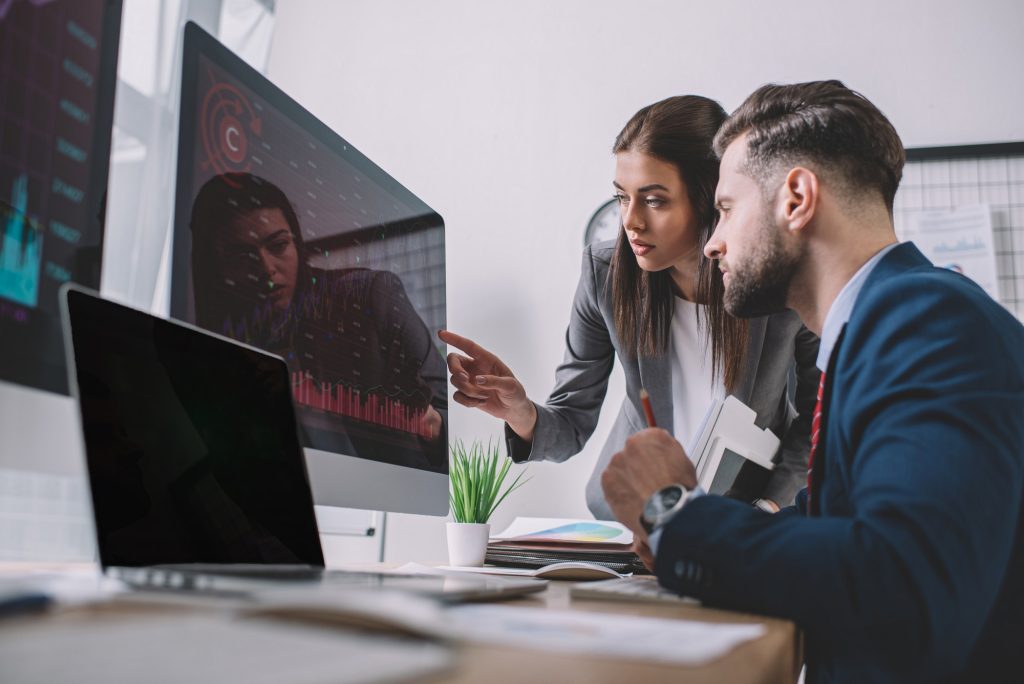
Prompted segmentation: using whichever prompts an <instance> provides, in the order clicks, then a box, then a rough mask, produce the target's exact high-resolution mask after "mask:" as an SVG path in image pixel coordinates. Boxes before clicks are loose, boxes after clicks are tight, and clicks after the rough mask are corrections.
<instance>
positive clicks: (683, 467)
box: [601, 428, 697, 565]
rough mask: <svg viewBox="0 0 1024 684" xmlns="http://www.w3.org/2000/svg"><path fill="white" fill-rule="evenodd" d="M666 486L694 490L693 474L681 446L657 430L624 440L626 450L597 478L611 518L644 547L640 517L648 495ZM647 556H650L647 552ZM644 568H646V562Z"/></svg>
mask: <svg viewBox="0 0 1024 684" xmlns="http://www.w3.org/2000/svg"><path fill="white" fill-rule="evenodd" d="M670 484H681V485H683V486H684V487H686V488H687V489H693V488H694V487H696V486H697V472H696V470H694V467H693V463H691V462H690V459H689V458H687V457H686V452H685V451H683V447H682V445H680V444H679V442H677V441H676V440H675V438H673V437H672V435H670V434H669V433H668V432H666V431H665V430H662V429H660V428H649V429H647V430H643V431H642V432H638V433H636V434H635V435H633V436H632V437H630V438H629V439H627V440H626V446H625V447H624V448H623V450H622V451H620V452H619V453H617V454H615V455H614V456H612V459H611V461H610V462H609V463H608V467H607V468H606V469H605V471H604V473H602V474H601V487H602V488H603V489H604V498H605V500H606V501H607V502H608V506H609V507H610V508H611V509H612V513H614V514H615V518H616V519H617V520H618V521H619V522H621V523H622V524H623V525H625V526H626V527H628V528H629V529H630V530H632V531H633V534H634V536H635V538H636V539H638V540H640V541H642V542H643V543H644V546H645V547H646V542H647V534H646V533H645V532H644V530H643V528H642V527H641V526H640V514H641V513H643V510H644V504H646V503H647V500H648V499H649V498H651V494H654V492H656V491H658V490H659V489H662V488H663V487H667V486H668V485H670ZM637 553H638V554H639V550H638V551H637ZM647 553H648V555H649V554H650V549H649V548H647ZM641 558H643V556H642V555H641ZM644 564H645V565H647V564H648V563H647V559H644ZM651 565H653V557H652V558H651Z"/></svg>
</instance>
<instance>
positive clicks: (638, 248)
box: [629, 241, 654, 256]
mask: <svg viewBox="0 0 1024 684" xmlns="http://www.w3.org/2000/svg"><path fill="white" fill-rule="evenodd" d="M629 246H630V247H632V248H633V254H635V255H637V256H643V255H645V254H647V253H648V252H650V251H651V250H652V249H654V245H648V244H647V243H645V242H633V241H630V243H629Z"/></svg>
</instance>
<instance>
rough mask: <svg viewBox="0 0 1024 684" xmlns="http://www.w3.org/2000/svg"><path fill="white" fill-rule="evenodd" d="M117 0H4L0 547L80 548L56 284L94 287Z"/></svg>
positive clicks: (83, 509)
mask: <svg viewBox="0 0 1024 684" xmlns="http://www.w3.org/2000/svg"><path fill="white" fill-rule="evenodd" d="M121 10H122V3H121V0H52V1H50V2H29V1H27V0H0V557H3V558H34V559H39V558H54V559H55V558H88V557H89V556H90V555H91V554H92V552H93V542H92V525H91V523H90V522H89V520H88V499H87V494H86V488H85V480H84V477H83V466H82V455H81V451H80V449H81V447H80V439H79V437H78V421H77V419H76V418H75V408H74V403H73V402H72V400H71V399H70V397H68V396H66V395H67V393H68V385H67V372H66V369H65V359H64V349H63V346H62V341H61V327H60V315H59V308H58V304H57V301H58V299H57V293H58V289H59V288H60V286H61V285H62V284H63V283H64V282H67V281H73V282H77V283H82V284H84V285H86V286H88V287H92V288H97V287H99V283H100V259H101V254H102V250H103V236H104V227H103V226H104V213H105V210H104V207H105V204H106V188H107V173H108V170H109V164H110V147H111V135H112V123H113V111H114V89H115V84H116V79H117V52H118V43H119V38H120V28H121Z"/></svg>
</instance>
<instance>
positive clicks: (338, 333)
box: [190, 173, 448, 471]
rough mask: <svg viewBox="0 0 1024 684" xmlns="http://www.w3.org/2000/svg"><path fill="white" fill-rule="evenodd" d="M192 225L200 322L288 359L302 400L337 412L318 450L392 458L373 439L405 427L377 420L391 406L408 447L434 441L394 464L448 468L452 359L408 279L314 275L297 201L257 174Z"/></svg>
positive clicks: (206, 194)
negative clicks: (447, 362) (442, 350)
mask: <svg viewBox="0 0 1024 684" xmlns="http://www.w3.org/2000/svg"><path fill="white" fill-rule="evenodd" d="M190 227H191V231H192V254H191V258H192V280H193V290H194V293H195V296H194V303H195V316H196V323H197V324H198V325H200V326H201V327H203V328H206V329H208V330H213V331H215V332H218V333H220V334H222V335H225V336H226V337H231V338H233V339H237V340H240V341H242V342H245V343H247V344H251V345H253V346H257V347H261V348H263V349H266V350H268V351H272V352H274V353H277V354H280V355H281V356H283V357H284V358H285V360H286V361H287V362H288V366H289V368H290V369H291V370H292V372H293V377H294V378H296V380H295V382H296V384H295V386H294V387H293V393H294V394H295V398H296V403H297V404H298V405H299V406H300V407H301V409H302V410H303V411H305V412H306V413H307V414H308V413H310V412H320V413H321V414H326V415H323V416H321V417H320V418H321V419H317V420H311V421H310V423H311V424H316V425H320V426H324V425H326V426H329V427H325V428H323V429H317V431H316V433H315V434H314V433H313V429H312V428H308V426H305V425H304V427H307V432H308V433H309V434H310V435H311V436H312V437H311V441H312V442H315V443H314V444H312V445H313V446H317V447H319V448H323V449H329V450H331V451H341V452H342V453H355V454H362V453H379V454H382V455H381V456H380V457H379V458H384V456H383V455H384V454H386V453H391V452H387V451H386V450H382V449H379V448H377V444H376V442H374V441H373V438H374V436H375V435H378V434H379V433H380V432H382V431H385V432H386V431H388V429H390V428H393V427H394V426H393V425H392V422H393V421H390V420H384V427H381V422H382V421H381V420H380V419H378V418H377V417H376V415H375V414H378V413H381V412H383V411H385V409H381V408H379V406H381V405H383V406H391V407H392V408H391V409H390V410H391V411H394V412H401V413H402V418H404V421H403V425H402V428H401V430H400V431H401V432H402V433H403V434H402V437H407V438H409V439H407V440H406V441H407V442H408V441H410V440H411V439H412V438H416V439H419V440H420V441H421V442H427V443H429V444H426V445H425V446H424V445H422V444H420V445H416V446H415V447H410V448H405V449H404V450H402V449H398V448H396V449H394V450H392V451H393V453H391V456H392V457H393V459H394V460H395V461H396V462H400V463H403V464H406V465H421V466H422V465H423V464H422V463H419V460H418V459H419V458H420V457H421V456H423V455H425V458H426V459H427V461H428V463H427V465H428V466H429V467H430V468H432V469H435V470H439V471H443V470H444V469H445V468H446V467H447V457H448V455H447V451H446V446H445V443H446V440H444V439H442V437H443V434H442V432H443V430H444V429H445V426H444V421H445V416H446V414H447V404H448V397H447V388H446V386H445V382H444V373H445V367H444V361H443V360H442V358H441V355H440V354H439V352H438V350H437V348H436V347H435V346H434V343H433V341H432V335H431V333H430V330H429V329H428V328H427V326H426V324H425V323H424V322H423V320H422V319H421V318H420V317H419V315H418V314H417V313H416V310H415V309H414V308H413V306H412V303H411V302H410V301H409V298H408V296H407V295H406V291H405V287H404V285H403V284H402V281H401V280H400V279H399V278H398V276H397V275H395V274H394V273H391V272H389V271H382V270H373V269H366V268H344V269H330V270H329V269H321V268H315V267H313V266H312V265H311V264H310V263H309V255H308V252H309V249H308V248H307V246H306V244H305V242H304V240H303V235H302V230H301V227H300V226H299V219H298V215H297V213H296V212H295V209H294V207H293V206H292V203H291V201H290V200H289V199H288V197H287V196H286V195H285V193H284V192H283V191H282V190H281V189H280V188H278V187H277V186H276V185H274V184H273V183H271V182H269V181H267V180H265V179H263V178H260V177H259V176H255V175H253V174H250V173H228V174H222V175H220V176H215V177H213V178H211V179H210V180H209V181H207V182H206V184H204V185H203V187H202V188H201V189H200V190H199V192H198V194H197V195H196V199H195V202H194V204H193V206H192V217H191V224H190ZM394 397H401V398H402V401H401V404H400V405H397V407H396V403H395V402H393V401H392V403H391V404H388V403H387V402H389V401H391V400H392V399H393V398H394ZM397 430H398V428H395V429H394V430H391V432H395V431H397ZM364 438H365V439H364ZM392 441H394V440H392ZM400 456H401V457H400ZM402 458H406V460H407V461H408V462H406V461H402Z"/></svg>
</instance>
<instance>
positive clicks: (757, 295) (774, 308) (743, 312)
mask: <svg viewBox="0 0 1024 684" xmlns="http://www.w3.org/2000/svg"><path fill="white" fill-rule="evenodd" d="M758 233H759V234H760V237H761V240H760V241H759V242H757V243H756V244H755V246H754V250H753V251H752V252H751V254H750V257H749V258H748V259H747V261H746V263H745V264H743V265H742V266H741V269H737V268H736V266H737V264H732V267H731V269H730V271H729V286H728V287H726V288H725V309H726V311H728V312H729V313H730V314H732V315H733V316H735V317H736V318H756V317H758V316H767V315H768V314H773V313H779V312H781V311H785V310H786V308H787V307H786V299H787V296H788V295H789V286H790V283H791V282H792V280H793V275H794V274H795V273H796V271H797V266H798V264H799V263H800V254H799V253H796V252H794V253H791V252H788V251H787V250H786V246H785V244H783V242H782V236H781V235H780V234H779V232H778V229H777V228H776V227H775V226H774V225H773V223H772V221H771V218H770V217H769V216H767V215H766V216H764V217H763V218H762V219H761V224H760V226H759V227H758Z"/></svg>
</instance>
